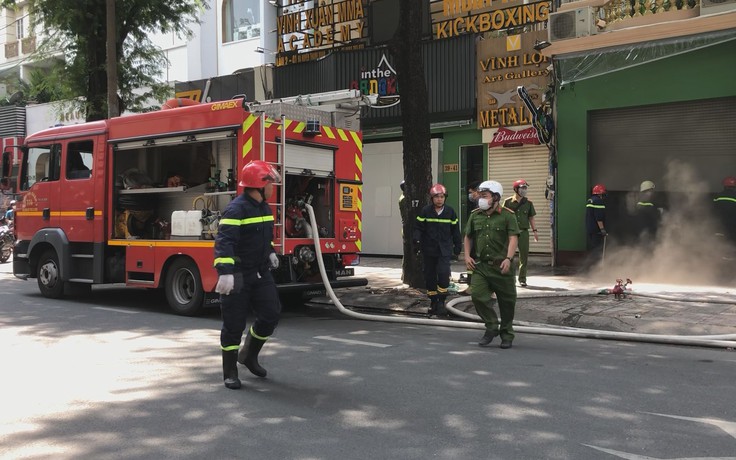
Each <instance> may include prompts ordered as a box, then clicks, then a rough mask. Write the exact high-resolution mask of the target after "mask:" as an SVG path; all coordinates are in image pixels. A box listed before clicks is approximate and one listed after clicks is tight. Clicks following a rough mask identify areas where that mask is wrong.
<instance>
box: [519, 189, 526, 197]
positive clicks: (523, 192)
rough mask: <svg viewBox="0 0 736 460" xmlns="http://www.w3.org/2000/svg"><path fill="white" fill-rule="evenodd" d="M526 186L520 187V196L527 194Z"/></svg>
mask: <svg viewBox="0 0 736 460" xmlns="http://www.w3.org/2000/svg"><path fill="white" fill-rule="evenodd" d="M526 190H527V189H526V188H524V187H519V196H526Z"/></svg>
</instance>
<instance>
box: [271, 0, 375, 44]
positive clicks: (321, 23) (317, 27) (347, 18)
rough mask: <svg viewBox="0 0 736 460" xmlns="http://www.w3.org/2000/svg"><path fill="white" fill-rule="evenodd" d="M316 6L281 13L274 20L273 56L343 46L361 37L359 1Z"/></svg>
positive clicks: (361, 6)
mask: <svg viewBox="0 0 736 460" xmlns="http://www.w3.org/2000/svg"><path fill="white" fill-rule="evenodd" d="M316 3H317V2H315V4H316ZM320 3H321V4H320V5H319V6H315V7H313V8H309V9H303V10H300V11H292V12H284V13H282V14H281V15H279V16H278V17H277V18H276V31H277V32H278V38H277V44H276V51H277V53H287V52H293V51H303V50H309V49H313V48H320V47H324V46H334V45H336V44H337V45H343V44H346V43H349V42H350V41H351V40H356V39H360V38H362V37H363V30H364V28H365V22H364V19H365V13H364V9H363V0H346V1H342V2H337V3H331V4H324V2H320ZM285 11H286V9H285Z"/></svg>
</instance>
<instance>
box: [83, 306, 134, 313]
mask: <svg viewBox="0 0 736 460" xmlns="http://www.w3.org/2000/svg"><path fill="white" fill-rule="evenodd" d="M92 308H94V309H95V310H105V311H114V312H116V313H127V314H129V315H135V314H136V313H140V312H139V311H130V310H120V309H119V308H107V307H92Z"/></svg>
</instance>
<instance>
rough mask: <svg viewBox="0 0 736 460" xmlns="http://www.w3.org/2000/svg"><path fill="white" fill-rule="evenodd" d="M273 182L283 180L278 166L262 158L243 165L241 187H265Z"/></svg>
mask: <svg viewBox="0 0 736 460" xmlns="http://www.w3.org/2000/svg"><path fill="white" fill-rule="evenodd" d="M272 182H281V175H280V174H279V173H278V171H276V168H274V167H273V166H271V165H270V164H268V163H266V162H265V161H261V160H254V161H251V162H250V163H248V164H247V165H245V166H243V170H242V171H241V172H240V183H239V185H240V186H241V187H245V188H263V187H265V186H266V185H268V184H270V183H272Z"/></svg>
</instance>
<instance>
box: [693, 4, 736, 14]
mask: <svg viewBox="0 0 736 460" xmlns="http://www.w3.org/2000/svg"><path fill="white" fill-rule="evenodd" d="M725 11H736V0H701V1H700V15H701V16H705V15H706V14H713V13H723V12H725Z"/></svg>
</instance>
